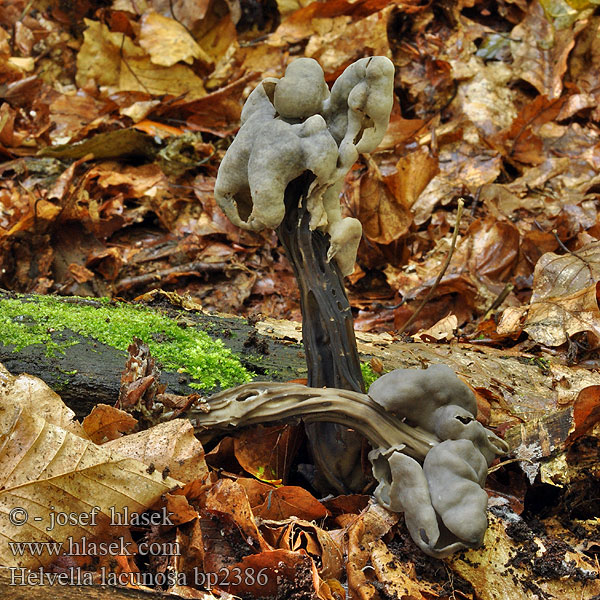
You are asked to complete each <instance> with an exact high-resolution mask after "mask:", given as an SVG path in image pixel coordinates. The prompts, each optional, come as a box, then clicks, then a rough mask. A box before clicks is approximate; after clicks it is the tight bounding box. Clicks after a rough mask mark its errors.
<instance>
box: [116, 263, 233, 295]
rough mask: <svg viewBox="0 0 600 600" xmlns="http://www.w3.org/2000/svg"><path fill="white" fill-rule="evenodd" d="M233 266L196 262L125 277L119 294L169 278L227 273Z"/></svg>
mask: <svg viewBox="0 0 600 600" xmlns="http://www.w3.org/2000/svg"><path fill="white" fill-rule="evenodd" d="M230 267H231V265H229V264H228V263H223V262H218V263H206V262H199V261H194V262H190V263H186V264H184V265H177V266H176V267H170V268H168V269H162V270H160V271H153V272H151V273H145V274H144V275H136V276H135V277H125V278H123V279H121V280H120V281H119V282H117V292H122V291H124V290H128V289H129V288H132V287H136V286H138V285H146V284H148V283H156V282H157V281H161V280H163V279H166V278H167V277H184V276H187V275H198V274H199V273H208V272H215V271H225V270H226V269H227V268H230Z"/></svg>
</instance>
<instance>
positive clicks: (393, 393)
mask: <svg viewBox="0 0 600 600" xmlns="http://www.w3.org/2000/svg"><path fill="white" fill-rule="evenodd" d="M369 396H371V398H373V400H375V402H377V404H380V405H381V406H383V408H385V410H387V411H388V412H390V413H392V414H394V415H397V416H402V417H404V418H406V420H407V422H409V423H410V424H413V425H420V426H421V427H424V428H425V429H427V430H429V431H433V415H434V412H435V411H436V410H437V409H438V408H440V407H441V406H446V405H448V404H454V405H456V406H459V407H461V408H463V409H464V410H465V411H467V412H468V413H469V414H470V415H472V416H473V417H475V416H476V415H477V401H476V400H475V395H474V394H473V392H472V391H471V388H469V386H468V385H467V384H466V383H464V382H463V381H462V380H461V379H459V378H458V377H457V376H456V374H455V373H454V371H453V370H452V369H451V368H450V367H448V366H447V365H442V364H437V365H430V366H429V367H428V368H427V369H396V370H394V371H391V372H390V373H386V374H385V375H382V376H381V377H380V378H379V379H377V380H375V381H374V382H373V383H372V384H371V387H370V388H369Z"/></svg>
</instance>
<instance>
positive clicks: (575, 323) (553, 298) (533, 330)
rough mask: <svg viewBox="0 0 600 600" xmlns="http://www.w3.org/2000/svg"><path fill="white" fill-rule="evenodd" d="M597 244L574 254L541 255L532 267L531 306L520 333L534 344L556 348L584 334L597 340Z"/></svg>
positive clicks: (599, 246) (599, 331)
mask: <svg viewBox="0 0 600 600" xmlns="http://www.w3.org/2000/svg"><path fill="white" fill-rule="evenodd" d="M599 252H600V242H594V243H592V244H590V245H589V246H586V247H584V248H580V249H579V250H577V251H576V252H574V253H569V254H564V255H562V256H561V255H557V254H555V253H553V252H547V253H546V254H544V255H543V256H542V257H541V258H540V259H539V261H538V262H537V264H536V266H535V271H534V283H533V293H532V295H531V304H530V307H529V312H528V314H527V318H526V321H525V324H524V329H525V331H526V332H527V333H528V335H529V336H530V337H531V338H532V339H534V340H535V341H537V342H539V343H542V344H545V345H547V346H559V345H561V344H563V343H565V342H566V341H567V339H568V337H569V336H573V335H574V334H576V333H579V332H582V331H585V332H589V333H591V334H592V337H593V338H594V340H595V342H594V343H598V341H599V340H600V309H599V308H598V301H597V289H596V288H597V283H596V282H597V281H598V279H599V276H600V260H599V257H600V254H599Z"/></svg>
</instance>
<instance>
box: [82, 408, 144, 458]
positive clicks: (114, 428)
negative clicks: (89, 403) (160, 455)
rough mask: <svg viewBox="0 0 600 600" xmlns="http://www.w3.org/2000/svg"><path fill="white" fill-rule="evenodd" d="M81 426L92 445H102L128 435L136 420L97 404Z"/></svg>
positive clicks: (116, 409) (115, 409) (125, 413)
mask: <svg viewBox="0 0 600 600" xmlns="http://www.w3.org/2000/svg"><path fill="white" fill-rule="evenodd" d="M82 425H83V428H84V429H85V432H86V433H87V434H88V436H89V438H90V440H92V442H94V444H102V443H103V442H107V441H110V440H116V439H119V438H120V437H121V436H123V435H124V434H126V433H130V432H131V431H132V430H133V428H134V427H135V426H136V425H137V419H135V418H134V417H132V416H131V415H130V414H129V413H127V412H125V411H124V410H120V409H118V408H115V407H114V406H108V404H97V405H96V406H94V408H93V409H92V412H91V413H90V414H89V415H88V416H87V417H85V419H83V422H82ZM142 462H143V461H142Z"/></svg>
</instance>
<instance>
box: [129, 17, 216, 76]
mask: <svg viewBox="0 0 600 600" xmlns="http://www.w3.org/2000/svg"><path fill="white" fill-rule="evenodd" d="M139 42H140V46H141V47H142V48H144V50H146V52H148V54H149V55H150V60H151V61H152V62H153V63H154V64H155V65H161V66H163V67H171V66H173V65H174V64H175V63H178V62H179V61H183V62H185V63H188V64H190V65H191V64H192V63H193V62H194V60H196V59H197V60H200V61H202V62H203V63H205V64H206V65H210V64H211V63H212V60H211V58H210V56H208V55H207V54H206V52H204V50H203V49H202V48H201V47H200V46H199V45H198V44H197V43H196V41H195V40H194V38H193V37H192V36H191V35H190V33H189V31H188V30H187V29H186V28H185V27H184V26H183V25H181V23H179V22H178V21H175V20H174V19H171V18H169V17H165V16H164V15H161V14H159V13H157V12H154V11H149V12H146V13H144V15H143V16H142V20H141V28H140V36H139Z"/></svg>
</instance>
